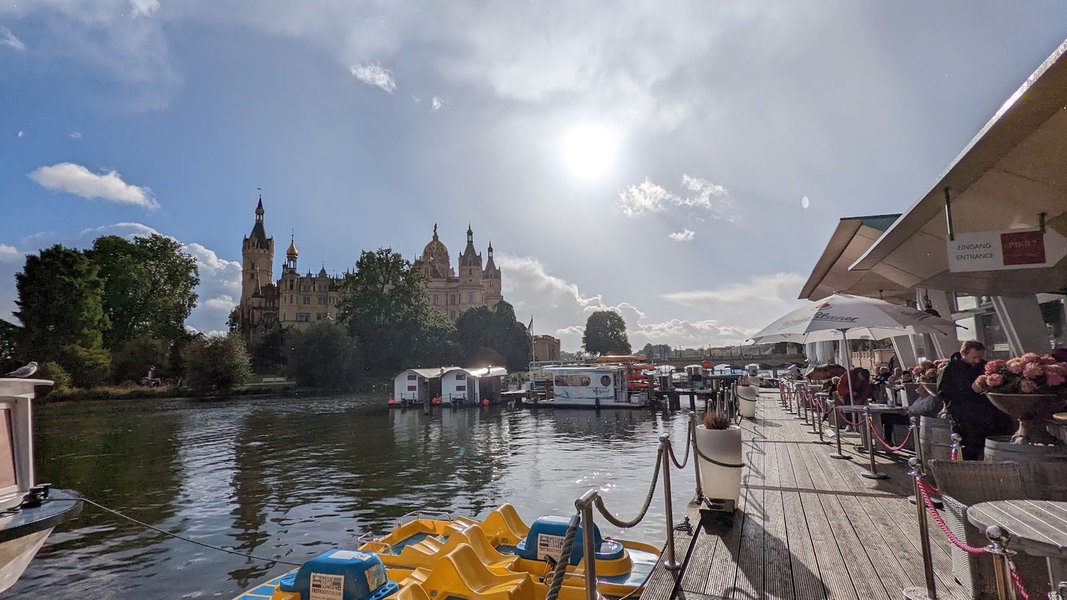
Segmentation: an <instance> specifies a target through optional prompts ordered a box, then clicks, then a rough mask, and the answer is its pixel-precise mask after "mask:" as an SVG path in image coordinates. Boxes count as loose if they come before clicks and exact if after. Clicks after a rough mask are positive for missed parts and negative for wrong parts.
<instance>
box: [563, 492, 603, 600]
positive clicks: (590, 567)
mask: <svg viewBox="0 0 1067 600" xmlns="http://www.w3.org/2000/svg"><path fill="white" fill-rule="evenodd" d="M596 495H597V491H596V490H589V491H588V492H586V493H584V494H582V497H581V498H579V499H578V500H576V501H575V502H574V505H575V508H577V509H578V511H579V512H580V513H581V515H582V554H583V555H584V556H585V596H586V598H587V600H597V590H596V538H595V537H594V533H593V498H594V497H596ZM559 558H560V560H567V559H568V557H565V556H561V557H559Z"/></svg>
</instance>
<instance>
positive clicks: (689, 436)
mask: <svg viewBox="0 0 1067 600" xmlns="http://www.w3.org/2000/svg"><path fill="white" fill-rule="evenodd" d="M695 438H696V423H694V422H693V420H692V419H690V420H689V428H688V429H686V431H685V458H683V459H682V462H681V463H679V462H678V460H677V458H676V457H675V455H674V445H673V444H667V455H668V456H670V457H671V462H672V463H674V466H675V468H677V469H684V468H685V465H687V464H688V463H689V446H690V444H689V443H690V442H691V441H693V440H694V439H695Z"/></svg>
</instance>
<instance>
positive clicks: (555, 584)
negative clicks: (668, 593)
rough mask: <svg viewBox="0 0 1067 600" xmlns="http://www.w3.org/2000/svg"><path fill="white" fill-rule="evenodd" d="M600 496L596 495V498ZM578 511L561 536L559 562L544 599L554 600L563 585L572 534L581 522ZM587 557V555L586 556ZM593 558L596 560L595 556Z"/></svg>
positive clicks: (572, 542)
mask: <svg viewBox="0 0 1067 600" xmlns="http://www.w3.org/2000/svg"><path fill="white" fill-rule="evenodd" d="M599 497H600V496H599V495H598V496H597V498H599ZM579 515H580V513H575V515H574V516H572V517H571V520H570V523H569V524H568V525H567V535H566V536H564V538H563V548H562V549H560V552H559V562H557V563H556V570H555V571H553V572H552V584H551V585H549V586H548V594H547V595H546V596H545V600H556V597H557V596H559V590H560V588H561V587H563V576H564V575H566V573H567V565H569V564H570V562H571V547H572V546H574V535H575V532H577V531H578V523H580V522H581V517H580V516H579ZM587 558H588V557H587ZM593 560H596V559H595V558H594V559H593Z"/></svg>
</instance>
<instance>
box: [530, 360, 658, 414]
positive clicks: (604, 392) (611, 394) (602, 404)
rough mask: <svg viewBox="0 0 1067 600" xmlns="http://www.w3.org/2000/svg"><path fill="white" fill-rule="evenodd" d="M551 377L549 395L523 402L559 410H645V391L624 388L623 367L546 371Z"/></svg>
mask: <svg viewBox="0 0 1067 600" xmlns="http://www.w3.org/2000/svg"><path fill="white" fill-rule="evenodd" d="M546 370H547V371H549V372H550V373H551V374H552V387H551V392H550V395H548V397H546V398H543V399H542V398H537V397H534V398H526V399H524V400H523V403H524V404H526V405H528V406H553V407H561V408H643V407H645V406H648V390H633V389H630V388H629V386H627V379H628V377H627V371H628V369H627V367H626V366H625V365H588V366H559V367H547V368H546Z"/></svg>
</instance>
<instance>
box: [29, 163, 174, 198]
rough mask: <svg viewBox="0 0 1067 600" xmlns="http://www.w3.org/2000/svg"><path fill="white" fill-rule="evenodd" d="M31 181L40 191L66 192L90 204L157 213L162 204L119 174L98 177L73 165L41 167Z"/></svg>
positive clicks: (149, 191)
mask: <svg viewBox="0 0 1067 600" xmlns="http://www.w3.org/2000/svg"><path fill="white" fill-rule="evenodd" d="M28 177H29V178H30V179H32V180H34V181H36V182H37V183H38V184H40V185H41V187H44V188H46V189H49V190H55V191H60V192H66V193H68V194H74V195H75V196H81V197H82V198H86V199H89V200H97V199H99V200H106V201H108V202H115V203H117V204H127V205H130V206H140V207H142V208H148V209H157V208H159V204H158V203H157V202H156V201H155V199H154V198H152V190H150V189H149V188H147V187H141V186H136V185H132V184H129V183H126V182H125V181H123V180H122V175H120V174H119V173H118V171H109V172H108V173H105V174H103V175H97V174H95V173H92V172H91V171H89V169H87V168H85V167H83V166H81V165H77V164H74V163H69V162H65V163H56V164H54V165H51V166H47V167H40V168H38V169H36V170H35V171H33V172H31V173H29V175H28Z"/></svg>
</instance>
